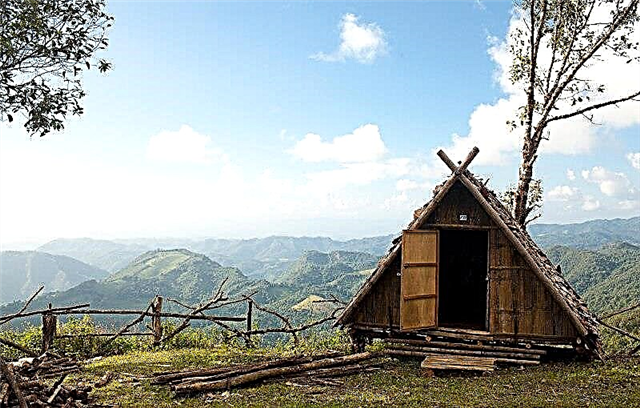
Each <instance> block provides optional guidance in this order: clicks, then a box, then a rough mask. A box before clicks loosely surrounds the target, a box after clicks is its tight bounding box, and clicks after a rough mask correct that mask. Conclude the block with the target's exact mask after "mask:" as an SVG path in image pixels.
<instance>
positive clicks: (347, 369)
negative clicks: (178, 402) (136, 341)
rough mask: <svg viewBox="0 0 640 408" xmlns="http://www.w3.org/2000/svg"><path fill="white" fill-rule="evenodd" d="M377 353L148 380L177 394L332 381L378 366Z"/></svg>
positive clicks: (281, 361) (282, 361) (303, 358)
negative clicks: (265, 383) (275, 383)
mask: <svg viewBox="0 0 640 408" xmlns="http://www.w3.org/2000/svg"><path fill="white" fill-rule="evenodd" d="M379 357H380V356H379V355H378V354H376V353H359V354H350V355H340V354H337V353H331V354H324V355H316V356H297V357H290V358H284V359H279V360H273V361H267V362H261V363H254V364H246V365H235V366H227V367H219V368H210V369H202V370H191V371H179V372H171V373H158V374H156V375H155V377H154V379H153V381H152V383H154V384H165V385H169V386H170V387H171V389H172V390H173V391H175V393H176V394H177V395H188V394H195V393H199V392H205V391H223V390H228V389H231V388H236V387H241V386H246V385H249V384H256V383H260V382H270V381H280V380H283V379H287V380H303V379H306V380H310V381H311V382H315V383H318V384H322V385H334V384H333V382H332V379H333V378H336V377H342V376H345V375H350V374H356V373H362V372H370V371H374V370H378V369H380V365H381V364H382V360H381V359H380V358H379Z"/></svg>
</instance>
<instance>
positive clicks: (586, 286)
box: [547, 242, 640, 313]
mask: <svg viewBox="0 0 640 408" xmlns="http://www.w3.org/2000/svg"><path fill="white" fill-rule="evenodd" d="M547 254H548V255H549V257H550V258H551V260H552V261H553V262H554V263H557V264H560V266H561V268H562V273H563V275H564V276H565V277H566V278H567V280H569V282H570V283H571V284H572V285H573V287H574V288H575V289H576V290H577V291H578V293H580V294H581V295H582V297H583V298H584V299H585V301H586V302H587V304H588V305H589V308H591V309H592V310H593V311H594V312H597V313H602V312H608V311H613V310H617V309H620V308H622V307H625V306H629V305H631V304H632V303H637V302H638V301H640V247H638V246H636V245H632V244H628V243H622V242H619V243H611V244H606V245H604V246H602V247H600V248H598V249H597V250H586V249H575V248H570V247H564V246H558V247H554V248H551V249H550V250H548V251H547Z"/></svg>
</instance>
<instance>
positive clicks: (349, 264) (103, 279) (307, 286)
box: [0, 217, 640, 314]
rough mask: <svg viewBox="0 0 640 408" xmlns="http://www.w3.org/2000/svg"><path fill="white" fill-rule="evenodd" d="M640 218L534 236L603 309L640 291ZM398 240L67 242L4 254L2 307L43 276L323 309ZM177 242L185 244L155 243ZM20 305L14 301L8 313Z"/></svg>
mask: <svg viewBox="0 0 640 408" xmlns="http://www.w3.org/2000/svg"><path fill="white" fill-rule="evenodd" d="M639 223H640V217H635V218H632V219H628V220H595V221H590V222H588V223H582V224H571V225H536V226H532V227H531V235H532V236H533V237H534V238H535V239H536V240H537V241H538V242H542V243H545V244H544V245H545V246H546V252H547V253H548V255H549V256H550V258H551V259H552V260H553V261H554V263H557V264H560V266H561V268H562V271H563V273H564V275H565V276H566V277H567V279H568V280H569V281H570V282H571V283H572V285H574V287H575V288H576V290H577V291H578V292H579V293H581V294H582V295H583V297H584V298H585V299H586V300H587V302H588V304H589V305H590V307H592V308H593V309H594V310H595V311H597V312H601V311H607V310H613V309H616V308H618V307H622V306H624V305H627V304H630V303H631V302H633V301H634V300H635V301H637V299H638V298H640V270H639V268H640V249H639V246H638V244H636V242H639V241H640V228H636V227H638V225H639ZM581 239H582V240H581ZM391 240H392V236H380V237H372V238H363V239H358V240H350V241H336V240H332V239H330V238H307V237H301V238H294V237H276V236H274V237H268V238H262V239H250V240H224V239H207V240H180V239H175V240H174V239H166V240H158V239H142V240H115V241H106V240H93V239H88V238H84V239H73V240H71V239H64V240H62V239H61V240H55V241H51V242H49V243H47V244H45V245H43V246H41V247H40V248H39V251H50V252H53V253H54V254H51V253H44V252H39V251H27V252H15V251H5V252H3V253H2V254H1V255H0V304H1V303H8V302H12V301H16V300H19V299H25V298H26V297H27V296H28V295H29V294H30V293H31V292H32V291H33V290H34V289H35V288H37V286H38V285H39V284H40V283H44V284H45V285H46V288H47V290H48V291H54V292H55V293H48V294H45V295H41V296H40V297H39V298H38V300H37V301H36V302H35V303H34V306H37V305H46V304H47V303H49V302H51V303H53V304H55V305H69V304H74V303H86V302H88V303H91V305H92V307H96V308H143V307H145V306H146V304H147V302H148V301H149V300H150V299H151V298H152V297H153V296H154V295H155V294H162V295H164V296H165V297H171V298H176V299H179V300H181V301H184V302H187V303H197V302H201V301H203V300H204V299H207V298H208V297H210V296H211V295H212V293H213V292H215V291H216V290H217V289H218V286H219V285H220V283H221V282H222V280H224V279H225V278H227V279H228V280H227V283H226V285H225V291H226V292H227V293H228V294H229V295H231V296H233V295H238V294H243V293H252V292H256V293H257V294H256V300H257V301H259V302H260V303H261V304H264V305H267V306H269V307H273V308H277V309H278V310H289V309H291V308H293V307H294V306H296V310H304V309H305V308H306V309H315V308H314V307H312V306H309V305H310V304H313V302H312V301H310V300H309V299H312V298H313V299H316V298H317V297H319V298H326V297H329V296H331V295H335V296H337V297H338V298H341V299H343V300H348V299H349V298H350V297H351V296H353V294H354V293H355V291H356V290H357V289H358V288H359V286H360V285H361V284H362V282H363V281H364V280H365V279H366V278H367V276H369V274H370V273H371V270H372V269H373V268H374V267H375V265H376V263H377V260H378V259H379V258H380V256H381V255H382V254H383V253H385V252H386V249H387V246H388V245H389V243H390V242H391ZM618 241H624V242H618ZM558 244H561V245H558ZM169 245H177V246H178V247H180V249H155V248H158V247H160V248H162V247H164V248H167V247H168V246H169ZM186 247H188V248H186ZM149 248H154V249H152V250H149ZM345 248H346V249H345ZM196 249H197V250H196ZM67 255H68V256H67ZM71 256H73V257H77V259H80V260H81V261H80V260H77V259H73V258H71ZM82 261H84V262H82ZM98 265H101V266H102V267H103V268H100V267H97V266H98ZM243 268H244V269H243ZM245 269H246V270H248V271H249V272H247V271H246V270H245ZM107 271H109V272H111V274H108V272H107ZM17 307H19V306H18V305H17V304H12V305H7V306H6V307H3V308H0V314H2V313H4V312H5V311H10V310H14V309H16V308H17ZM167 307H169V308H177V306H175V305H171V306H169V305H168V306H167ZM238 312H240V310H239V309H238Z"/></svg>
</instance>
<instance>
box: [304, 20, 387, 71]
mask: <svg viewBox="0 0 640 408" xmlns="http://www.w3.org/2000/svg"><path fill="white" fill-rule="evenodd" d="M358 20H359V18H358V17H357V16H356V15H354V14H345V15H344V16H342V20H341V21H340V25H339V27H340V45H339V47H338V49H337V50H335V51H334V52H332V53H331V54H325V53H323V52H319V53H317V54H314V55H312V56H311V57H310V58H312V59H314V60H317V61H326V62H336V61H345V60H347V59H354V60H356V61H358V62H360V63H371V62H373V61H374V60H375V59H376V58H378V57H379V56H381V55H384V54H385V53H386V52H387V41H386V39H385V33H384V31H383V30H382V28H380V27H379V26H378V25H377V24H376V23H359V22H358Z"/></svg>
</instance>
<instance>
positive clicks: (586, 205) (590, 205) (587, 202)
mask: <svg viewBox="0 0 640 408" xmlns="http://www.w3.org/2000/svg"><path fill="white" fill-rule="evenodd" d="M598 208H600V201H599V200H596V199H595V198H593V197H592V196H586V197H584V201H583V202H582V209H583V210H585V211H595V210H597V209H598Z"/></svg>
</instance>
